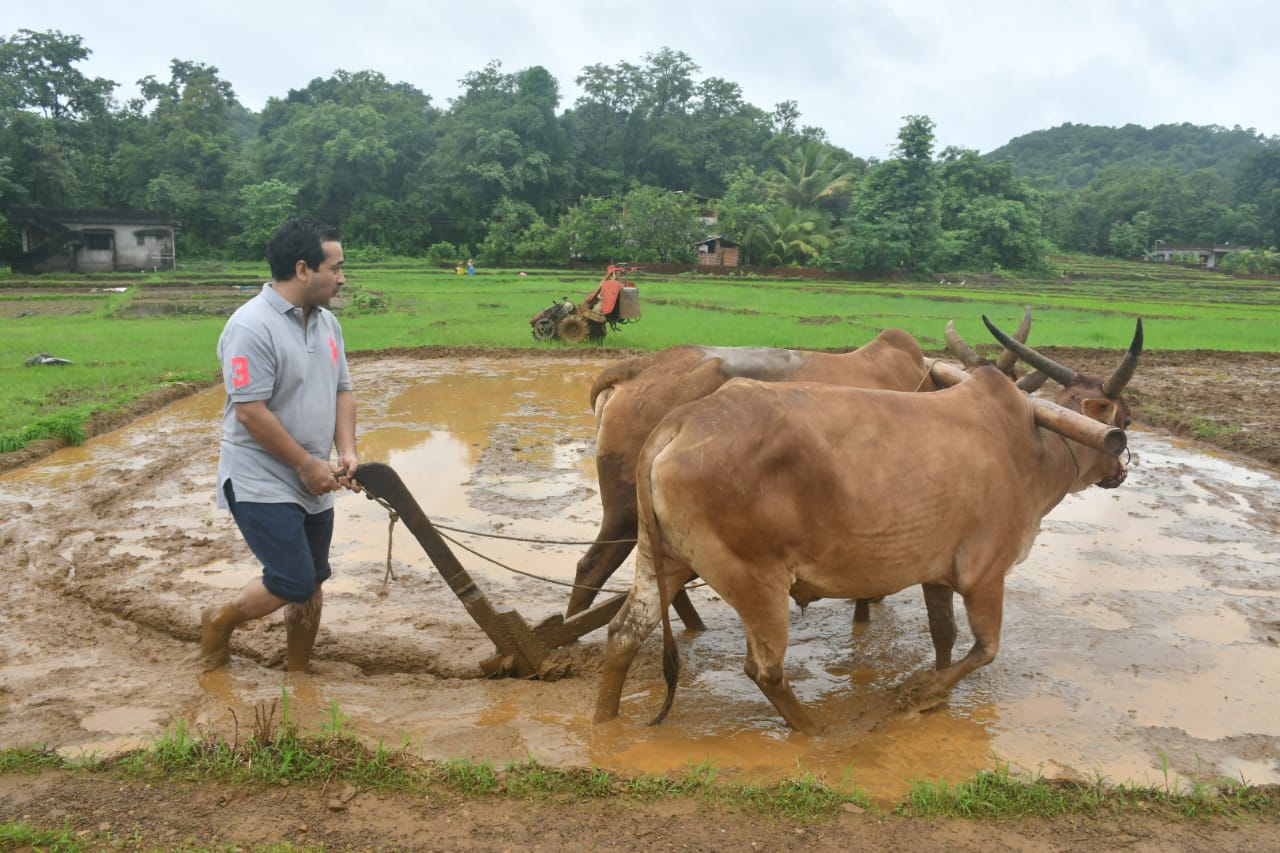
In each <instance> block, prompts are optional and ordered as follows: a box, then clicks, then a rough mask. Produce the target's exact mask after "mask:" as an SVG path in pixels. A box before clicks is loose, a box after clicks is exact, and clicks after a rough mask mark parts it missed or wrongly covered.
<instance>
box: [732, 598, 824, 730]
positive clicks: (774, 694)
mask: <svg viewBox="0 0 1280 853" xmlns="http://www.w3.org/2000/svg"><path fill="white" fill-rule="evenodd" d="M777 602H778V604H777V605H776V606H775V605H772V604H770V605H769V606H768V608H767V609H757V610H755V611H753V616H752V618H751V620H750V621H747V620H746V619H744V620H743V627H744V628H745V629H746V633H747V662H746V665H745V666H744V667H743V669H744V670H745V672H746V673H747V677H749V678H750V679H751V680H752V681H754V682H755V683H756V685H757V686H758V687H759V688H760V691H761V692H762V693H764V695H765V696H767V697H768V698H769V701H770V702H772V703H773V707H775V708H777V709H778V713H780V714H782V717H783V719H785V720H786V721H787V724H788V725H790V726H791V728H793V729H795V730H796V731H798V732H803V733H805V734H818V733H820V732H821V731H822V728H821V726H819V725H818V724H817V723H816V722H815V721H814V719H813V717H811V716H810V715H809V712H808V711H807V710H805V707H804V706H803V705H801V704H800V700H799V699H797V698H796V694H795V692H794V691H793V690H792V689H791V683H790V682H789V681H787V675H786V672H785V671H784V670H783V666H782V663H783V658H784V656H785V655H786V653H787V634H788V630H789V623H790V614H789V613H788V612H787V611H788V605H789V600H788V599H787V597H786V596H785V595H783V596H779V597H777ZM730 603H732V602H730ZM756 603H757V604H759V603H760V601H757V602H756ZM738 615H739V616H741V615H742V613H741V612H739V614H738Z"/></svg>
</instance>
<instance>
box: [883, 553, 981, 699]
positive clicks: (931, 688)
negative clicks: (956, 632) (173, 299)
mask: <svg viewBox="0 0 1280 853" xmlns="http://www.w3.org/2000/svg"><path fill="white" fill-rule="evenodd" d="M964 609H965V613H966V614H968V616H969V627H970V628H972V629H973V648H971V649H969V653H968V654H967V655H965V656H964V657H962V658H961V659H960V660H958V661H956V662H955V663H953V664H951V665H950V666H948V667H946V668H944V669H939V670H935V671H934V672H928V673H917V674H916V675H915V676H913V677H912V678H910V679H908V680H907V681H906V682H904V683H903V685H902V688H903V689H902V691H901V692H900V694H899V698H898V705H899V707H902V708H913V709H916V710H922V709H924V708H929V707H932V706H934V705H937V704H938V703H939V702H942V701H944V700H945V699H946V697H947V692H948V691H950V690H951V688H952V687H954V686H955V684H956V682H957V681H959V680H960V679H962V678H964V677H965V676H966V675H968V674H969V673H971V672H973V671H974V670H975V669H977V668H978V667H980V666H986V665H987V664H989V663H991V661H992V660H994V659H995V656H996V652H998V651H999V650H1000V624H1001V621H1002V619H1003V616H1004V578H1003V577H1001V578H999V579H997V580H995V581H991V582H988V583H987V584H986V585H985V586H983V587H979V588H977V589H973V590H970V591H969V592H968V593H967V594H966V595H965V596H964Z"/></svg>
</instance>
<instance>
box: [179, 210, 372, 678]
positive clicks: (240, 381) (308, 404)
mask: <svg viewBox="0 0 1280 853" xmlns="http://www.w3.org/2000/svg"><path fill="white" fill-rule="evenodd" d="M267 257H268V261H269V263H270V265H271V278H272V280H271V281H269V282H267V283H266V284H264V285H263V286H262V292H261V293H259V294H258V295H257V296H255V297H254V298H253V299H251V300H249V301H248V302H247V303H245V304H244V305H242V306H241V307H240V308H239V310H237V311H236V312H235V313H234V314H233V315H231V319H230V320H228V321H227V325H226V327H225V328H224V329H223V331H222V337H221V338H220V339H219V340H218V360H219V361H220V362H221V364H222V377H223V382H224V384H225V385H226V389H227V402H226V408H225V410H224V414H223V419H222V450H221V455H220V457H219V460H218V506H220V507H224V508H226V509H229V510H230V511H231V514H232V516H233V517H234V518H235V521H236V525H237V526H238V527H239V528H240V532H241V534H242V535H243V536H244V539H245V542H246V543H247V544H248V545H249V548H250V550H252V551H253V553H254V556H256V557H257V558H258V559H259V560H260V561H261V562H262V576H261V577H260V578H254V579H253V580H252V581H250V582H249V583H248V584H247V585H246V586H245V587H244V589H242V590H240V592H239V594H238V595H236V597H235V598H234V599H232V600H231V601H230V602H228V603H227V604H225V605H222V606H221V607H219V606H217V605H213V606H210V607H208V608H206V609H205V611H204V612H203V613H202V614H201V619H200V664H201V666H202V667H203V669H204V671H205V672H208V671H209V670H212V669H217V668H218V667H221V666H224V665H225V664H226V663H227V661H228V660H230V657H231V649H230V644H231V632H232V631H233V630H235V627H236V626H237V625H239V624H240V623H242V622H246V621H248V620H250V619H258V618H261V617H263V616H266V615H267V614H269V613H274V612H275V611H276V610H278V609H280V608H281V607H284V608H285V612H284V625H285V644H286V647H287V650H286V656H285V667H286V669H289V670H292V671H299V670H307V669H309V666H310V659H311V648H312V646H313V645H314V644H315V639H316V631H317V629H318V628H319V626H320V609H321V604H322V594H321V584H323V583H324V581H325V580H326V579H327V578H328V577H329V574H330V569H329V543H330V540H331V539H332V536H333V494H332V493H333V492H334V491H336V490H338V489H340V488H343V487H346V488H351V489H356V490H358V487H357V486H356V485H355V484H354V483H353V481H352V477H353V476H354V475H355V473H356V467H357V466H358V464H359V460H358V458H357V455H356V407H355V398H354V396H353V395H352V393H351V377H350V374H349V373H348V372H347V358H346V352H345V350H344V349H343V341H342V329H341V327H340V326H339V325H338V321H337V319H335V318H334V316H333V314H332V313H331V312H330V311H328V310H327V306H328V305H329V302H330V300H332V299H333V297H334V295H335V294H336V293H337V292H338V289H339V288H340V287H342V285H343V284H344V283H345V281H346V279H345V277H344V276H343V272H342V264H343V260H344V259H343V255H342V244H341V243H339V242H338V232H337V231H336V230H334V229H332V228H330V227H329V226H327V225H325V224H323V223H321V222H317V221H315V220H312V219H290V220H289V221H287V222H285V223H284V224H283V225H281V226H280V227H279V228H278V229H277V230H276V232H275V234H273V235H272V237H271V243H270V245H269V246H268V248H267ZM335 446H336V447H337V451H338V462H337V464H336V465H335V464H333V463H331V462H330V461H329V456H330V451H331V450H332V449H333V448H334V447H335Z"/></svg>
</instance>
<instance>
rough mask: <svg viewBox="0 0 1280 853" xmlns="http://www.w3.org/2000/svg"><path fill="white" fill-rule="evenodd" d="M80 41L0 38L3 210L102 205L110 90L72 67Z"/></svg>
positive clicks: (21, 34)
mask: <svg viewBox="0 0 1280 853" xmlns="http://www.w3.org/2000/svg"><path fill="white" fill-rule="evenodd" d="M90 53H91V52H90V51H89V50H88V49H87V48H86V47H84V45H83V44H82V41H81V38H80V37H79V36H74V35H64V34H63V33H61V32H58V31H56V30H50V31H47V32H35V31H33V30H28V29H22V30H19V31H18V32H17V33H16V34H15V35H14V36H12V37H10V38H4V37H0V158H6V159H7V160H8V162H9V164H10V173H9V174H10V176H11V177H10V179H9V180H10V186H9V189H8V190H7V191H6V193H5V195H6V199H5V200H6V203H9V204H25V205H33V206H39V207H90V206H94V205H98V204H101V203H102V202H103V201H104V198H103V194H104V193H105V192H106V186H107V183H108V182H107V180H106V175H107V169H106V167H105V162H106V159H107V157H108V156H109V154H110V148H111V146H112V144H113V143H114V134H115V124H116V122H115V119H114V117H113V116H112V114H111V111H110V110H111V93H112V91H113V90H114V88H115V83H114V82H112V81H111V80H107V79H105V78H102V77H87V76H85V75H84V74H83V73H81V72H80V71H79V69H77V68H76V67H75V66H76V64H77V63H80V62H83V61H85V60H86V59H87V58H88V57H89V56H90Z"/></svg>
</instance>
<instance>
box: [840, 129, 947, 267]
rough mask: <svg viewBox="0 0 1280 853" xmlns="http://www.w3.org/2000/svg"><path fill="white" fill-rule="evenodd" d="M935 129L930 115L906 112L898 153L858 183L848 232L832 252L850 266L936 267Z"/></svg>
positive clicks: (938, 223) (846, 226) (938, 226)
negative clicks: (908, 114) (913, 114)
mask: <svg viewBox="0 0 1280 853" xmlns="http://www.w3.org/2000/svg"><path fill="white" fill-rule="evenodd" d="M933 128H934V124H933V121H932V120H931V119H929V118H928V117H927V116H907V117H906V124H904V125H903V126H902V129H901V130H899V131H898V145H897V147H896V148H895V149H894V153H895V155H896V156H895V157H894V158H893V159H891V160H887V161H885V162H884V163H881V164H879V165H878V166H876V167H875V168H874V169H872V170H871V171H870V172H869V173H868V174H867V175H866V177H864V178H863V179H862V181H861V182H860V183H859V185H858V190H857V192H856V193H855V194H854V200H853V204H852V205H851V207H850V214H849V216H848V217H847V218H846V219H845V222H844V230H845V232H846V236H845V237H844V238H843V239H841V240H840V241H839V242H838V243H837V244H836V246H835V248H834V251H833V252H832V257H833V258H834V259H835V260H836V261H837V262H838V263H840V264H841V265H842V266H843V267H845V268H846V269H857V270H865V271H868V272H877V273H881V274H888V273H896V272H908V273H921V272H927V271H928V270H930V269H931V268H932V264H933V261H934V257H935V255H937V253H938V252H939V250H940V248H941V244H940V239H941V237H942V210H941V192H940V185H939V182H938V180H937V176H936V174H935V167H934V163H933V143H934V137H933Z"/></svg>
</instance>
